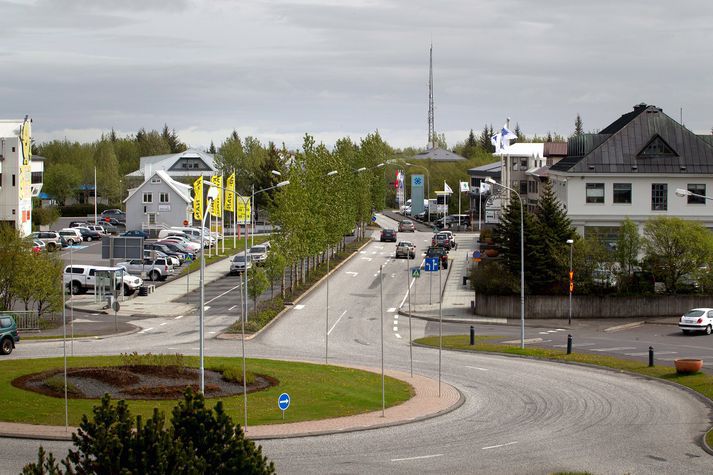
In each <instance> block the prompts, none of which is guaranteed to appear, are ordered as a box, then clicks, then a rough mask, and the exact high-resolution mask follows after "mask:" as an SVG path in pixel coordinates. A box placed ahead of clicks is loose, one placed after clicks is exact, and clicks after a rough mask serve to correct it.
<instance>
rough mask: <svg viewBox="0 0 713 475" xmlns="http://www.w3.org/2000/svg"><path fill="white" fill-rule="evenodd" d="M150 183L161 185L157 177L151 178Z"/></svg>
mask: <svg viewBox="0 0 713 475" xmlns="http://www.w3.org/2000/svg"><path fill="white" fill-rule="evenodd" d="M151 183H161V179H160V178H159V177H157V176H154V177H153V178H151Z"/></svg>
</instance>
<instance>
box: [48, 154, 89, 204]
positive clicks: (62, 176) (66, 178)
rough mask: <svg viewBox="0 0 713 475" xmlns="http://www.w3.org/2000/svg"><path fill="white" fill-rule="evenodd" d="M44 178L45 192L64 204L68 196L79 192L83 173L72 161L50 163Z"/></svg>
mask: <svg viewBox="0 0 713 475" xmlns="http://www.w3.org/2000/svg"><path fill="white" fill-rule="evenodd" d="M43 180H44V184H43V185H42V187H43V189H44V192H45V193H47V194H48V195H49V196H51V197H53V198H54V199H56V200H57V202H58V203H59V204H61V205H64V203H65V202H66V201H67V198H71V197H73V196H74V195H75V194H76V193H77V190H78V189H79V185H80V184H81V183H82V175H81V173H80V172H79V169H78V168H77V167H76V166H74V165H72V164H70V163H57V164H52V165H49V164H48V167H47V170H46V171H45V173H44V178H43Z"/></svg>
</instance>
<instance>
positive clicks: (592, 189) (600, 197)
mask: <svg viewBox="0 0 713 475" xmlns="http://www.w3.org/2000/svg"><path fill="white" fill-rule="evenodd" d="M587 203H600V204H603V203H604V183H587Z"/></svg>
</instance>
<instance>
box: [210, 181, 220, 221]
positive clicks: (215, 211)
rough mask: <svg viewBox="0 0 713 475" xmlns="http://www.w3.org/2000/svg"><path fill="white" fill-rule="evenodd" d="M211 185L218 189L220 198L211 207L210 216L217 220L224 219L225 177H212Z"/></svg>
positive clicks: (217, 197)
mask: <svg viewBox="0 0 713 475" xmlns="http://www.w3.org/2000/svg"><path fill="white" fill-rule="evenodd" d="M210 181H211V183H213V184H214V185H215V187H216V188H218V196H216V197H215V199H214V200H213V204H212V206H211V207H210V215H211V216H213V217H215V218H222V217H223V175H215V176H212V177H210Z"/></svg>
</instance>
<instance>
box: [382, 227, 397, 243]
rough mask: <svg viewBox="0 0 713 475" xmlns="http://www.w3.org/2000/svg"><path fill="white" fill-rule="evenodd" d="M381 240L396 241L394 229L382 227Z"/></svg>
mask: <svg viewBox="0 0 713 475" xmlns="http://www.w3.org/2000/svg"><path fill="white" fill-rule="evenodd" d="M380 241H381V242H387V241H391V242H396V230H394V229H382V230H381V239H380Z"/></svg>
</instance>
